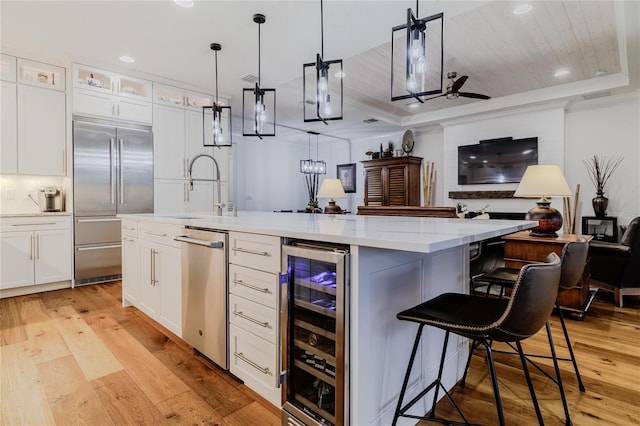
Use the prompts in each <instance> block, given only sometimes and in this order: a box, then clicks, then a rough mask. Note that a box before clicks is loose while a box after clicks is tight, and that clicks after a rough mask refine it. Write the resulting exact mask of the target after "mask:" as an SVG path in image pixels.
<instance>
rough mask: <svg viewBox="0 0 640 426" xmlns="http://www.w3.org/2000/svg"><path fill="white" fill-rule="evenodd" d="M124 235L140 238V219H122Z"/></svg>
mask: <svg viewBox="0 0 640 426" xmlns="http://www.w3.org/2000/svg"><path fill="white" fill-rule="evenodd" d="M122 236H123V237H124V236H127V237H133V238H138V221H136V220H130V219H122Z"/></svg>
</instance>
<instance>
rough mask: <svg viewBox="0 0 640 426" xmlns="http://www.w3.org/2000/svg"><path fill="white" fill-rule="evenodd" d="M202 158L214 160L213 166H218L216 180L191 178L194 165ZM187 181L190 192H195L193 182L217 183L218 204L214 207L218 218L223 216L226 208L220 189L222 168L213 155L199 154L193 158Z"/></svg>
mask: <svg viewBox="0 0 640 426" xmlns="http://www.w3.org/2000/svg"><path fill="white" fill-rule="evenodd" d="M200 157H207V158H211V159H212V160H213V164H215V166H216V178H215V179H194V178H193V177H192V176H191V171H192V169H193V163H195V162H196V160H197V159H198V158H200ZM187 181H188V182H189V191H193V182H194V181H195V182H215V183H216V194H215V195H216V200H217V201H218V202H217V203H215V202H214V204H213V205H214V207H215V208H216V215H217V216H222V208H223V207H224V204H223V203H222V198H221V193H222V191H221V189H220V166H218V162H217V161H216V159H215V158H213V155H210V154H198V155H196V156H195V157H193V158H192V159H191V161H190V162H189V170H188V171H187Z"/></svg>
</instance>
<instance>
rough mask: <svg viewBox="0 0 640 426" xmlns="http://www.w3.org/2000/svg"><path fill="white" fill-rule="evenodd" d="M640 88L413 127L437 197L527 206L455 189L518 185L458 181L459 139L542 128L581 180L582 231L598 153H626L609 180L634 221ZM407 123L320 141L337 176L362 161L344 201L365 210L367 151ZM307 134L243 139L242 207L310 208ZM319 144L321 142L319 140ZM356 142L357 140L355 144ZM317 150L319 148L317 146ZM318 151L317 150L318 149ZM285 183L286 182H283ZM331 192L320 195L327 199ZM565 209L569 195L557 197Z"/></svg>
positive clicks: (550, 158)
mask: <svg viewBox="0 0 640 426" xmlns="http://www.w3.org/2000/svg"><path fill="white" fill-rule="evenodd" d="M639 117H640V93H638V92H634V93H631V94H624V95H617V96H609V97H605V98H599V99H592V100H580V101H574V102H572V103H570V104H568V105H566V104H565V103H558V102H555V103H552V104H546V105H539V106H535V107H528V108H521V109H518V110H511V111H502V112H494V113H491V114H484V115H482V116H476V117H473V118H467V119H459V120H453V121H448V122H446V123H442V124H441V125H440V126H437V125H435V126H428V127H421V128H416V129H413V130H414V133H415V140H416V142H415V147H414V151H413V153H412V155H415V156H418V157H422V158H424V160H425V161H433V162H434V163H435V170H436V179H435V194H434V195H435V202H434V205H439V206H454V205H455V204H456V202H457V201H461V202H464V203H465V204H467V205H468V207H469V209H470V210H472V211H473V210H475V209H478V208H481V207H484V206H485V205H486V204H490V207H489V208H488V211H500V212H526V211H528V210H529V209H530V208H531V207H533V206H534V205H535V203H534V200H523V199H488V200H452V199H449V197H448V193H449V191H463V190H464V191H473V190H514V189H515V188H516V186H517V184H499V185H464V186H460V185H458V184H457V147H458V145H467V144H472V143H476V142H478V141H479V140H482V139H492V138H498V137H504V136H513V137H514V138H523V137H531V136H537V137H538V143H539V152H538V156H539V157H538V161H539V163H540V164H558V165H559V166H561V167H562V168H563V170H564V173H565V177H566V178H567V181H568V183H569V186H570V187H571V188H572V189H575V187H576V185H578V184H579V185H580V196H579V204H578V214H577V221H576V223H577V225H576V232H580V231H581V230H580V217H581V216H583V215H585V216H591V215H593V210H592V208H591V201H590V200H591V198H592V197H593V196H595V190H594V188H593V185H592V184H591V182H590V181H589V179H588V176H587V174H586V169H585V167H584V165H583V163H582V160H584V159H587V158H589V157H590V156H592V155H594V154H603V155H607V156H623V157H624V160H623V162H622V164H621V166H620V168H619V169H618V170H617V171H616V172H615V173H614V175H613V176H612V178H611V180H610V183H609V185H608V187H607V193H606V195H607V196H608V197H609V199H610V201H609V209H608V211H607V213H608V215H610V216H617V217H618V222H619V223H620V224H626V223H628V222H629V221H630V220H631V219H633V218H634V217H636V216H639V215H640V124H639V121H640V120H639ZM403 133H404V131H403V130H402V131H398V132H397V133H392V134H387V135H382V136H379V137H377V138H366V139H365V138H363V139H354V140H352V141H351V142H350V143H348V142H343V141H337V142H331V141H322V140H321V141H320V154H319V158H321V159H323V160H325V161H327V169H328V173H327V177H335V165H336V164H342V163H356V166H357V178H356V187H357V192H356V193H355V194H347V197H348V199H347V200H344V201H339V202H338V204H340V205H341V206H342V208H343V209H348V210H350V211H351V212H354V213H355V212H356V211H357V206H359V205H362V204H363V200H364V168H363V167H362V163H361V161H363V160H366V159H368V157H367V155H366V154H365V153H366V152H367V151H378V150H379V149H380V144H381V143H382V145H383V147H386V146H387V144H388V142H389V141H391V142H393V144H394V148H399V147H400V145H401V139H402V135H403ZM305 137H306V135H304V134H303V135H302V136H301V142H300V144H290V143H283V142H278V141H277V139H276V140H269V139H265V140H264V141H260V142H258V141H254V140H244V141H239V142H238V143H237V145H236V150H237V151H236V153H234V156H235V157H234V158H237V159H238V160H237V161H238V163H237V164H238V166H237V167H236V170H237V182H238V197H237V204H238V208H239V209H249V210H279V209H285V208H289V209H293V210H296V209H298V208H303V207H304V206H305V205H306V202H307V197H306V190H305V188H304V183H303V182H304V181H303V178H302V175H301V174H300V173H299V171H298V170H299V168H298V165H299V160H300V159H302V158H306V157H308V146H307V140H306V138H305ZM312 146H313V144H312ZM349 147H350V148H349ZM312 151H313V150H312ZM313 157H314V158H315V154H314V155H313ZM280 188H283V189H280ZM323 202H324V200H320V203H321V204H323ZM552 205H553V206H555V207H556V208H557V209H559V210H562V206H563V204H562V200H561V199H560V198H556V199H554V200H553V204H552Z"/></svg>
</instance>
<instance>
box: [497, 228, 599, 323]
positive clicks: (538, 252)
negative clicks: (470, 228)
mask: <svg viewBox="0 0 640 426" xmlns="http://www.w3.org/2000/svg"><path fill="white" fill-rule="evenodd" d="M579 237H583V238H585V239H586V240H587V241H591V239H592V238H593V237H592V236H591V235H577V234H560V235H559V236H558V237H557V238H543V237H532V236H531V235H529V232H528V231H521V232H516V233H515V234H510V235H506V236H504V237H503V239H504V240H505V246H504V262H505V266H506V267H507V268H521V267H523V266H524V265H526V264H527V263H535V262H544V261H545V259H546V258H547V256H548V255H549V253H551V252H553V253H556V254H557V255H558V256H562V249H563V248H564V245H565V244H566V243H569V242H572V241H576V240H577V239H578V238H579ZM589 274H590V268H589V260H588V259H587V264H586V266H585V268H584V272H583V274H582V280H580V283H579V284H578V285H576V286H575V287H574V288H572V289H570V290H567V291H565V292H563V293H562V294H560V296H559V297H558V302H559V303H560V307H561V308H562V310H563V311H565V312H566V313H568V314H569V315H570V316H571V317H574V318H578V319H582V318H584V314H585V313H586V312H587V310H588V309H589V306H590V305H591V301H592V300H593V297H594V295H595V290H594V291H591V290H590V288H589Z"/></svg>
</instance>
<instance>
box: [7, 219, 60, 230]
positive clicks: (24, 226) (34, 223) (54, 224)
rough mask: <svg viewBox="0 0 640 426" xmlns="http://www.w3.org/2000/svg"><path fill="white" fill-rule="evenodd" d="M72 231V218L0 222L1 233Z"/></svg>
mask: <svg viewBox="0 0 640 426" xmlns="http://www.w3.org/2000/svg"><path fill="white" fill-rule="evenodd" d="M39 229H71V216H25V217H8V218H2V219H1V220H0V231H1V232H12V231H37V230H39Z"/></svg>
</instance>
